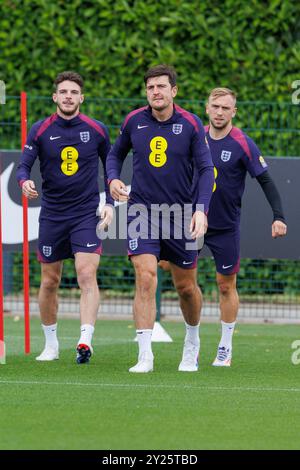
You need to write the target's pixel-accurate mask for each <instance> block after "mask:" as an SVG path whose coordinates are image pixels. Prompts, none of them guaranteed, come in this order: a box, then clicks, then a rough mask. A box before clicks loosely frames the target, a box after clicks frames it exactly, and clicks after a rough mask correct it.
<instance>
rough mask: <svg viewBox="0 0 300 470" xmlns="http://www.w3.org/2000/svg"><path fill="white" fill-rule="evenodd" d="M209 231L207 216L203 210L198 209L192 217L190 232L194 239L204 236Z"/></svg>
mask: <svg viewBox="0 0 300 470" xmlns="http://www.w3.org/2000/svg"><path fill="white" fill-rule="evenodd" d="M206 232H207V217H206V215H205V214H204V212H202V211H196V212H195V213H194V215H193V217H192V221H191V225H190V233H191V237H192V238H193V240H196V239H197V238H200V237H203V235H204V234H205V233H206Z"/></svg>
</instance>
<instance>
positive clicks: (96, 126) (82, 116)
mask: <svg viewBox="0 0 300 470" xmlns="http://www.w3.org/2000/svg"><path fill="white" fill-rule="evenodd" d="M78 116H79V117H80V119H81V120H82V121H84V122H86V123H87V124H88V125H89V126H91V127H92V128H93V129H95V131H97V132H98V133H99V134H101V135H102V137H104V138H105V137H106V135H105V132H104V130H103V129H102V127H101V126H99V124H97V123H96V122H95V121H93V119H91V118H89V117H88V116H86V115H85V114H81V113H79V115H78Z"/></svg>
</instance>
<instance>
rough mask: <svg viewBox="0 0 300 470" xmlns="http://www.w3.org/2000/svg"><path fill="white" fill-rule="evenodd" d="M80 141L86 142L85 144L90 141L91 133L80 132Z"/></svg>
mask: <svg viewBox="0 0 300 470" xmlns="http://www.w3.org/2000/svg"><path fill="white" fill-rule="evenodd" d="M79 135H80V139H81V141H82V142H84V143H85V144H86V143H87V142H88V141H89V140H90V133H89V131H86V132H80V134H79Z"/></svg>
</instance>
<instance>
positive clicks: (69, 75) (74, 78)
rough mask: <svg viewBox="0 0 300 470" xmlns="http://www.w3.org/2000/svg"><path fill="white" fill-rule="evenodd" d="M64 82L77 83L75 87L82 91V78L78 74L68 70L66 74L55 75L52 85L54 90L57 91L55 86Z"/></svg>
mask: <svg viewBox="0 0 300 470" xmlns="http://www.w3.org/2000/svg"><path fill="white" fill-rule="evenodd" d="M65 80H69V81H70V82H75V83H77V85H79V86H80V88H81V90H82V89H83V78H82V77H81V75H79V73H77V72H72V71H69V70H68V71H66V72H61V73H59V74H58V75H57V77H56V79H55V80H54V83H53V86H54V90H57V86H58V85H59V84H60V83H61V82H64V81H65Z"/></svg>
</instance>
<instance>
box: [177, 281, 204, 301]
mask: <svg viewBox="0 0 300 470" xmlns="http://www.w3.org/2000/svg"><path fill="white" fill-rule="evenodd" d="M176 290H177V292H178V295H179V297H181V298H182V299H184V300H189V299H191V298H192V297H193V296H194V295H195V292H196V291H197V290H199V288H198V286H197V285H196V284H195V283H194V282H191V281H189V282H183V283H179V284H177V285H176Z"/></svg>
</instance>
